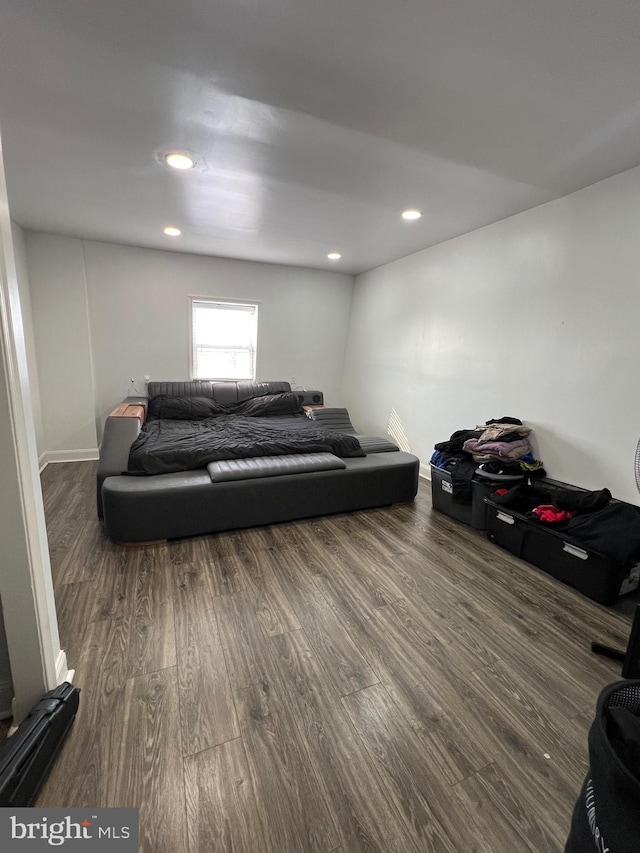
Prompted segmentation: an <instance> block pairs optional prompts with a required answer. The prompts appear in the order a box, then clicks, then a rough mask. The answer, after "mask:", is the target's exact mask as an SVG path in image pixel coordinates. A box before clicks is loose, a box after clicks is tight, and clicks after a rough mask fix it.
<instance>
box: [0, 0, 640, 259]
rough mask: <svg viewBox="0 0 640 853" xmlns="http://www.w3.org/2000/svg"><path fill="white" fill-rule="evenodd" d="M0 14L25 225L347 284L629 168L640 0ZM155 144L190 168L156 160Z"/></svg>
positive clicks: (15, 189) (64, 6)
mask: <svg viewBox="0 0 640 853" xmlns="http://www.w3.org/2000/svg"><path fill="white" fill-rule="evenodd" d="M0 15H1V17H0V130H1V132H2V139H3V147H4V156H5V167H6V171H7V182H8V186H9V202H10V207H11V212H12V216H13V218H14V219H15V220H16V221H17V222H19V223H20V224H21V225H23V226H25V227H27V228H32V229H37V230H41V231H51V232H55V233H60V234H68V235H74V236H82V237H88V238H95V239H101V240H109V241H114V242H120V243H131V244H135V245H141V246H151V247H158V248H169V249H172V250H176V249H177V250H180V251H187V252H197V253H203V254H209V255H222V256H226V257H234V258H243V259H250V260H258V261H269V262H275V263H286V264H298V265H302V266H309V267H317V268H330V269H334V270H340V271H343V272H349V273H358V272H361V271H363V270H366V269H370V268H372V267H374V266H378V265H380V264H383V263H386V262H388V261H391V260H393V259H395V258H398V257H401V256H403V255H406V254H409V253H411V252H414V251H417V250H419V249H422V248H425V247H426V246H430V245H433V244H435V243H438V242H441V241H442V240H446V239H448V238H450V237H454V236H456V235H458V234H461V233H464V232H466V231H470V230H472V229H474V228H478V227H480V226H482V225H485V224H487V223H489V222H493V221H495V220H497V219H502V218H504V217H505V216H509V215H511V214H513V213H517V212H519V211H522V210H525V209H527V208H529V207H533V206H534V205H537V204H540V203H542V202H544V201H548V200H550V199H552V198H556V197H559V196H562V195H565V194H566V193H568V192H571V191H573V190H576V189H578V188H580V187H583V186H587V185H588V184H591V183H593V182H595V181H598V180H601V179H602V178H606V177H608V176H610V175H612V174H615V173H617V172H620V171H622V170H624V169H627V168H630V167H632V166H636V165H638V164H639V163H640V50H639V44H640V3H639V2H638V0H607V2H602V0H561V2H559V0H455V2H450V0H449V2H447V0H400V2H396V3H393V2H391V0H313V2H312V0H267V1H265V0H215V2H213V0H176V2H174V3H168V2H161V0H108V2H96V0H91V2H88V0H55V2H51V0H28V2H25V0H0ZM171 148H178V149H188V150H190V151H192V152H194V153H195V154H196V157H197V159H198V166H197V168H196V169H195V170H193V171H191V172H188V173H178V172H174V171H172V170H169V169H167V168H166V167H164V166H161V165H159V164H158V163H157V162H156V161H155V160H154V154H156V153H157V152H158V151H164V150H167V149H171ZM410 206H411V207H413V206H416V207H419V208H420V209H422V210H423V211H424V216H423V218H422V219H421V220H419V221H418V222H413V223H407V222H404V221H403V220H402V219H401V218H400V212H401V211H402V210H403V209H404V208H405V207H410ZM168 224H174V225H178V226H180V227H181V228H182V229H183V236H182V237H180V238H177V239H172V238H169V237H165V236H164V234H163V233H162V228H163V227H164V226H165V225H168ZM332 249H337V250H338V251H341V252H342V255H343V258H342V260H341V261H339V262H337V263H332V262H331V261H328V260H326V254H327V252H329V251H331V250H332Z"/></svg>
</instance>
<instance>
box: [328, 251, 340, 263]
mask: <svg viewBox="0 0 640 853" xmlns="http://www.w3.org/2000/svg"><path fill="white" fill-rule="evenodd" d="M327 257H328V258H329V260H330V261H339V260H340V258H341V257H342V255H341V254H340V252H329V254H328V255H327Z"/></svg>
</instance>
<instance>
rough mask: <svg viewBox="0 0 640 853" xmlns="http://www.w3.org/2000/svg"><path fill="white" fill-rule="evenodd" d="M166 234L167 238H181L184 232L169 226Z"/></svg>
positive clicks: (165, 230)
mask: <svg viewBox="0 0 640 853" xmlns="http://www.w3.org/2000/svg"><path fill="white" fill-rule="evenodd" d="M164 233H165V234H166V235H167V237H179V236H180V235H181V234H182V231H181V230H180V229H179V228H176V227H175V225H167V227H166V228H165V229H164Z"/></svg>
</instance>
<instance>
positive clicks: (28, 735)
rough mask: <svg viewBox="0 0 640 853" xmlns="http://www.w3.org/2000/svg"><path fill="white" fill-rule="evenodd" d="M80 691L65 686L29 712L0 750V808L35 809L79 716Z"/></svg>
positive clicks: (66, 683)
mask: <svg viewBox="0 0 640 853" xmlns="http://www.w3.org/2000/svg"><path fill="white" fill-rule="evenodd" d="M79 696H80V691H79V690H78V688H77V687H72V685H71V684H69V683H68V682H66V681H65V682H64V683H63V684H61V685H60V686H59V687H56V689H55V690H50V691H49V692H48V693H45V695H44V696H43V697H42V699H41V700H40V701H39V702H38V703H36V704H35V705H34V706H33V708H31V710H30V711H29V713H28V714H27V716H26V717H25V719H24V720H23V721H22V722H21V723H20V725H19V726H18V729H17V731H16V732H15V733H14V734H13V735H12V736H11V737H10V738H8V739H7V740H6V741H5V742H4V743H3V744H2V747H1V748H0V806H2V807H8V806H13V807H15V808H19V807H24V806H31V805H33V803H34V802H35V799H36V797H37V796H38V793H39V791H40V788H41V787H42V785H43V784H44V781H45V779H46V778H47V776H48V775H49V771H50V770H51V767H52V765H53V763H54V761H55V759H56V756H57V754H58V752H59V751H60V747H61V746H62V744H63V743H64V739H65V738H66V736H67V734H68V732H69V729H70V728H71V724H72V723H73V721H74V720H75V718H76V714H77V712H78V702H79Z"/></svg>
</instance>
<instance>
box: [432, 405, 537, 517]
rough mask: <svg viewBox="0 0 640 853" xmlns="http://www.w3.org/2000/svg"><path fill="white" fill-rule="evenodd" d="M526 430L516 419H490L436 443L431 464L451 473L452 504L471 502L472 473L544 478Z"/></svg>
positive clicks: (458, 431)
mask: <svg viewBox="0 0 640 853" xmlns="http://www.w3.org/2000/svg"><path fill="white" fill-rule="evenodd" d="M530 433H531V430H530V429H529V427H525V426H523V423H522V421H521V420H518V418H511V417H502V418H492V419H491V420H488V421H487V422H486V423H485V424H482V425H480V426H476V428H475V429H473V430H468V429H462V430H457V431H456V432H454V433H453V435H452V436H451V438H450V439H449V441H441V442H440V443H438V444H436V445H435V448H434V451H435V452H434V454H433V456H432V457H431V464H432V465H435V466H436V467H437V468H443V469H444V470H446V471H449V472H450V473H451V485H452V489H453V490H452V495H451V500H452V501H453V503H457V504H470V503H471V481H472V479H473V477H474V475H475V474H476V472H479V473H480V474H481V475H482V474H484V475H488V474H490V475H498V476H504V475H507V476H523V475H526V476H533V477H544V476H545V471H544V469H543V467H542V462H540V460H539V459H535V458H534V456H533V454H532V453H531V447H530V445H529V440H528V436H529V435H530Z"/></svg>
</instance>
